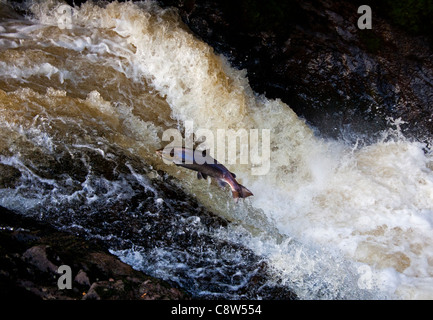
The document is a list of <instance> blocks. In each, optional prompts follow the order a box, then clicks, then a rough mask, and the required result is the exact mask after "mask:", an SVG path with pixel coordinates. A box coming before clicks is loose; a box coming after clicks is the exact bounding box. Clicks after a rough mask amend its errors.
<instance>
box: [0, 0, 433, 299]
mask: <svg viewBox="0 0 433 320" xmlns="http://www.w3.org/2000/svg"><path fill="white" fill-rule="evenodd" d="M23 6H25V7H24V9H25V10H27V11H26V12H27V15H26V17H22V16H19V15H18V14H16V13H15V12H14V11H13V10H12V9H10V7H9V4H8V3H7V2H4V1H3V2H2V3H1V4H0V8H1V10H0V14H1V17H0V19H1V20H0V44H1V46H0V97H1V99H0V121H1V126H0V173H1V177H0V205H2V206H5V207H7V208H9V209H13V210H16V211H18V212H20V213H22V214H26V215H32V216H35V217H37V218H39V219H44V220H47V221H50V222H51V223H53V224H54V225H56V226H57V227H59V228H63V229H66V230H70V231H73V232H78V233H82V234H84V235H86V236H88V237H99V238H101V239H104V240H105V241H107V243H109V244H110V246H111V248H112V249H111V251H112V252H113V253H115V254H116V255H118V256H119V257H120V258H121V259H122V260H124V261H125V262H127V263H129V264H131V265H132V266H133V267H134V268H137V269H140V270H143V271H145V272H147V273H150V274H152V275H155V276H159V277H161V278H164V279H167V280H170V281H173V282H176V283H178V284H179V285H181V286H183V287H184V288H185V289H186V290H187V291H189V292H190V293H191V294H193V295H194V296H196V297H206V298H208V297H209V298H211V297H225V298H243V297H246V298H253V299H255V298H268V299H272V298H285V297H287V293H285V290H286V289H287V290H292V291H293V292H294V293H296V295H297V296H298V297H299V298H301V299H370V298H403V299H413V298H433V173H432V168H433V164H432V159H431V156H430V154H429V153H428V152H425V147H426V146H425V145H424V144H421V143H419V142H412V141H408V140H407V139H405V138H404V137H403V136H402V134H401V133H400V131H399V122H398V120H395V122H394V124H395V130H390V131H387V132H384V133H383V135H382V137H381V139H379V140H378V141H375V142H374V143H368V144H366V143H361V142H362V141H361V139H360V143H359V144H355V145H353V144H348V143H345V142H344V141H329V140H326V139H323V138H320V137H318V136H317V135H316V134H314V132H313V131H312V130H311V129H310V128H309V127H308V126H307V125H306V124H305V123H304V121H303V120H302V119H300V118H298V117H297V115H296V114H295V113H294V112H293V111H292V110H291V109H290V106H288V105H286V104H284V103H282V102H281V101H280V100H269V99H267V98H266V97H265V96H260V95H257V94H255V93H254V92H253V91H252V90H251V88H250V86H249V84H248V79H247V77H246V73H245V72H244V71H239V70H236V69H234V68H232V67H231V66H230V64H229V63H228V62H227V60H226V59H225V58H224V57H223V56H219V55H217V54H215V53H214V52H213V50H212V48H211V47H209V46H208V45H207V44H205V43H204V42H202V41H200V40H198V39H197V38H195V37H194V35H193V34H192V33H191V32H190V31H189V30H188V29H187V27H185V26H184V25H183V23H182V22H181V20H180V19H179V17H178V16H177V15H176V13H175V12H173V11H172V10H164V9H161V8H159V7H158V6H157V5H156V4H155V3H153V2H135V3H131V2H128V3H116V2H113V3H109V4H105V5H96V4H93V3H91V2H88V3H85V4H83V5H82V6H81V7H79V8H73V9H72V8H71V7H68V6H67V5H64V4H62V3H58V2H57V1H28V2H26V4H25V5H23ZM186 121H191V122H193V123H194V127H195V128H205V129H208V130H211V131H212V132H215V134H216V132H217V130H219V129H224V130H230V129H232V130H239V129H246V130H251V129H258V130H264V129H267V130H270V138H271V139H270V168H269V172H267V174H264V175H252V174H251V164H250V165H248V164H247V165H245V164H233V165H227V166H228V167H229V169H230V171H233V172H235V173H236V175H237V177H238V180H239V182H241V183H242V184H243V185H245V186H246V187H248V189H250V190H251V191H252V192H253V193H254V197H249V198H248V199H246V200H245V201H240V202H239V203H235V202H234V201H233V199H232V198H231V194H230V191H229V190H222V189H220V188H219V187H218V186H215V185H214V184H211V183H208V182H206V181H203V180H200V181H197V179H196V176H195V174H194V173H193V172H191V171H187V170H185V169H183V168H179V167H175V166H168V165H165V164H164V163H163V162H162V161H161V159H160V158H158V157H157V156H156V155H155V150H156V149H159V148H162V147H164V145H165V144H166V143H167V142H163V141H162V139H161V137H162V134H163V132H164V131H165V130H166V129H169V128H176V129H179V130H182V129H183V128H184V125H185V122H186ZM355 140H356V139H355ZM183 192H184V193H183ZM211 212H212V213H211ZM276 288H278V289H276Z"/></svg>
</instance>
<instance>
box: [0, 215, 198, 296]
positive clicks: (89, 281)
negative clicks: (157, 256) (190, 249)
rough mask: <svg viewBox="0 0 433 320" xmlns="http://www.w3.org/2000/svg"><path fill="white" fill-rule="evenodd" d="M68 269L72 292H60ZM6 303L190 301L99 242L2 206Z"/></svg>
mask: <svg viewBox="0 0 433 320" xmlns="http://www.w3.org/2000/svg"><path fill="white" fill-rule="evenodd" d="M62 265H66V266H69V267H70V270H71V289H68V288H64V289H59V286H58V282H59V279H60V278H61V277H62V276H66V275H67V273H65V272H64V271H63V272H60V273H58V268H59V267H60V266H62ZM60 283H61V284H63V285H64V284H67V280H65V281H63V279H60ZM0 298H1V299H8V300H9V299H26V300H27V299H37V300H41V299H43V300H67V299H71V300H78V299H84V300H86V299H96V300H119V299H120V300H162V299H170V300H177V299H182V300H185V299H189V296H188V294H187V293H185V292H184V291H182V290H181V289H178V288H176V287H174V286H173V285H171V284H169V283H167V282H164V281H162V280H159V279H156V278H153V277H150V276H148V275H146V274H144V273H142V272H140V271H137V270H134V269H132V268H131V267H130V266H129V265H127V264H125V263H123V262H122V261H120V260H119V259H118V258H117V257H115V256H114V255H112V254H110V253H109V252H108V250H107V248H106V247H104V245H103V244H102V243H98V242H97V241H96V240H85V239H83V238H81V237H78V236H75V235H73V234H70V233H67V232H62V231H58V230H56V229H54V228H52V227H50V226H49V225H46V224H44V223H41V222H36V221H34V220H30V219H27V218H25V217H23V216H20V215H18V214H15V213H14V212H11V211H10V210H7V209H5V208H3V207H0Z"/></svg>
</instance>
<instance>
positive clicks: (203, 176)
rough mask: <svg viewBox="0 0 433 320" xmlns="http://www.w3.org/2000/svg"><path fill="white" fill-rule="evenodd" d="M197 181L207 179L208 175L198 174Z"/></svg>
mask: <svg viewBox="0 0 433 320" xmlns="http://www.w3.org/2000/svg"><path fill="white" fill-rule="evenodd" d="M197 179H199V180H200V179H207V174H206V173H203V172H200V171H199V172H197Z"/></svg>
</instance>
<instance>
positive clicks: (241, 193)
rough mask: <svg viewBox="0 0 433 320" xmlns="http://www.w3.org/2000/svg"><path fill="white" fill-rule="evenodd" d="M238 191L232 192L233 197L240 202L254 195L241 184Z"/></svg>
mask: <svg viewBox="0 0 433 320" xmlns="http://www.w3.org/2000/svg"><path fill="white" fill-rule="evenodd" d="M236 189H237V190H232V195H233V198H234V199H235V200H238V199H239V198H246V197H249V196H253V193H252V192H251V191H250V190H248V189H247V188H245V187H244V186H243V185H241V184H239V188H236Z"/></svg>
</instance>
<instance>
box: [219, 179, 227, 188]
mask: <svg viewBox="0 0 433 320" xmlns="http://www.w3.org/2000/svg"><path fill="white" fill-rule="evenodd" d="M216 180H217V183H218V185H219V186H220V188H225V187H226V184H227V182H225V181H224V180H221V179H216Z"/></svg>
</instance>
